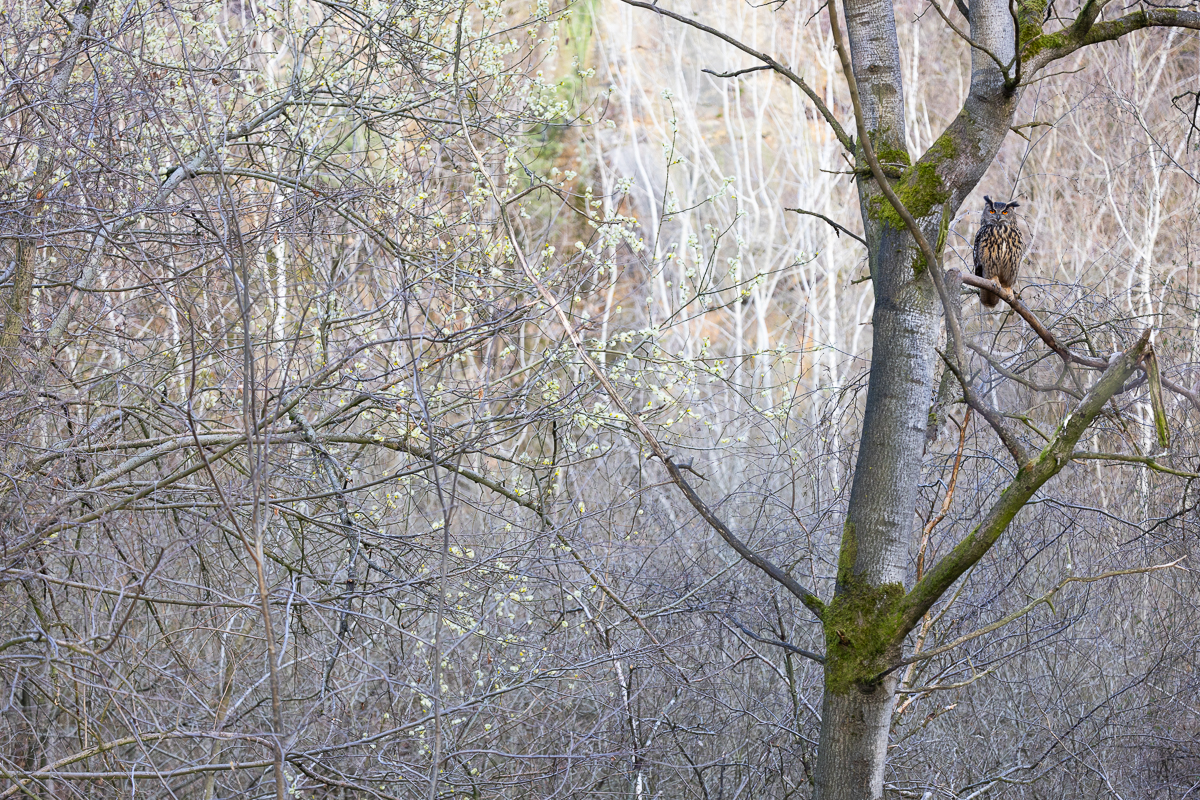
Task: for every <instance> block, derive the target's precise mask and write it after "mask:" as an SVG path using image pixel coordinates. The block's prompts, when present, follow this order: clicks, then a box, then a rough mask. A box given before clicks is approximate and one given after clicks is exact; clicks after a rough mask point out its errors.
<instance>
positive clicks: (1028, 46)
mask: <svg viewBox="0 0 1200 800" xmlns="http://www.w3.org/2000/svg"><path fill="white" fill-rule="evenodd" d="M1022 41H1023V44H1022V53H1023V55H1024V57H1025V58H1026V59H1029V58H1033V57H1034V56H1036V55H1037V54H1038V53H1040V52H1042V51H1043V50H1053V49H1057V48H1059V47H1066V46H1067V45H1068V44H1070V38H1069V37H1068V36H1067V33H1066V31H1057V32H1055V33H1043V34H1039V35H1038V36H1035V37H1033V38H1031V39H1029V40H1028V41H1025V40H1024V38H1022Z"/></svg>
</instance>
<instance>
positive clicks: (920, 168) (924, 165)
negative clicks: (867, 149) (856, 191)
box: [871, 132, 955, 230]
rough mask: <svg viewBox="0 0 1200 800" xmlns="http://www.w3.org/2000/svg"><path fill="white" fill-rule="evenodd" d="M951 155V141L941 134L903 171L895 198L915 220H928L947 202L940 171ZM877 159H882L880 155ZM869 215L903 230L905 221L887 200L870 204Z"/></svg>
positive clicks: (946, 134)
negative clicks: (938, 207)
mask: <svg viewBox="0 0 1200 800" xmlns="http://www.w3.org/2000/svg"><path fill="white" fill-rule="evenodd" d="M954 153H955V146H954V139H953V138H952V137H951V136H950V134H949V133H948V132H947V133H943V134H942V135H941V136H940V137H938V140H937V141H936V142H934V143H933V146H932V147H930V148H929V151H928V152H926V153H925V155H924V156H922V157H921V160H920V161H918V162H917V163H916V164H915V165H913V166H911V167H909V168H908V169H906V170H905V171H904V174H903V175H902V176H901V178H900V180H899V181H898V182H897V183H896V185H895V191H896V196H897V197H899V198H900V202H902V203H904V206H905V208H907V209H908V212H909V213H910V214H912V215H913V218H914V219H921V218H923V217H927V216H929V214H930V213H931V212H932V211H933V210H934V208H936V207H937V206H939V205H941V204H942V203H945V202H946V201H947V200H948V199H950V191H949V189H947V187H946V185H945V183H944V182H943V181H942V176H941V174H940V173H939V169H940V168H941V166H942V165H943V164H945V163H946V162H947V161H949V160H951V159H952V158H954ZM879 157H880V158H881V159H882V158H883V156H882V155H880V156H879ZM871 215H872V216H873V217H874V218H876V219H878V220H879V221H881V222H883V223H885V224H887V225H890V226H891V227H893V228H895V229H897V230H903V229H904V220H902V219H901V218H900V215H899V214H898V213H897V212H896V209H894V208H892V204H891V203H890V202H888V199H887V198H886V197H882V196H880V197H875V198H873V199H872V200H871Z"/></svg>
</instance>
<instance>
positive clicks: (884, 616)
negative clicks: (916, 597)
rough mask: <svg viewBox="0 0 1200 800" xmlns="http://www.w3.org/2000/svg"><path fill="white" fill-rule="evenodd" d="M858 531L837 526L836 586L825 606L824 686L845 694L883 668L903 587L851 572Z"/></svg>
mask: <svg viewBox="0 0 1200 800" xmlns="http://www.w3.org/2000/svg"><path fill="white" fill-rule="evenodd" d="M857 557H858V536H857V533H856V531H855V529H854V523H852V522H850V521H849V520H847V521H846V523H845V525H844V526H843V528H842V546H841V550H840V552H839V553H838V588H837V593H836V594H835V595H834V598H833V601H832V602H830V603H829V605H827V606H826V607H825V615H824V617H823V618H822V623H823V625H824V628H825V688H826V689H827V690H828V691H830V692H833V693H835V694H845V693H847V692H849V691H850V690H852V689H854V688H858V689H861V690H866V691H869V690H870V689H871V688H873V686H874V684H873V683H872V680H873V679H874V678H876V677H877V676H878V675H879V674H880V673H881V672H883V671H884V670H886V669H887V668H888V667H889V666H890V664H888V663H887V656H888V653H889V650H890V649H891V648H892V647H893V645H894V643H895V641H896V632H897V631H898V630H899V629H900V624H901V620H902V616H901V607H902V601H903V599H904V587H903V586H902V585H901V584H898V583H888V584H884V585H883V586H870V585H868V584H867V583H865V582H864V581H862V580H861V579H860V578H858V577H856V576H855V575H854V561H855V559H856V558H857Z"/></svg>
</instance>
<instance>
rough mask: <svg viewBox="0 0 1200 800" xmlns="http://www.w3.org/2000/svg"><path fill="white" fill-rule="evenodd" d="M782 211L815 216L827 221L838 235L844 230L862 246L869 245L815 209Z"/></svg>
mask: <svg viewBox="0 0 1200 800" xmlns="http://www.w3.org/2000/svg"><path fill="white" fill-rule="evenodd" d="M784 211H795V212H796V213H797V214H807V215H808V216H810V217H816V218H817V219H823V220H825V221H826V222H828V223H829V224H830V226H832V227H833V230H834V231H835V232H836V233H837V234H838V236H841V235H842V233H843V232H844V233H845V234H846V235H847V236H849V237H850V238H852V239H855V240H856V241H859V242H862V245H863V247H868V246H869V245H867V240H866V239H864V238H863V237H861V236H859V235H858V234H857V233H855V232H854V231H852V230H850V229H849V228H847V227H846V226H844V225H840V224H838V223H836V222H834V221H833V220H831V219H830V218H829V217H827V216H825V215H824V214H818V213H817V212H815V211H805V210H804V209H803V208H785V209H784Z"/></svg>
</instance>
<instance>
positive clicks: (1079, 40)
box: [1022, 2, 1200, 76]
mask: <svg viewBox="0 0 1200 800" xmlns="http://www.w3.org/2000/svg"><path fill="white" fill-rule="evenodd" d="M1103 7H1104V3H1102V2H1087V3H1085V4H1084V7H1083V8H1082V9H1081V10H1080V12H1079V16H1078V17H1076V18H1075V21H1074V22H1072V23H1071V26H1070V27H1067V28H1062V29H1061V30H1057V31H1054V32H1052V33H1044V34H1042V35H1041V36H1036V37H1034V38H1032V39H1030V40H1029V41H1028V42H1025V43H1024V46H1023V48H1022V51H1023V54H1024V56H1025V59H1026V60H1027V62H1028V64H1029V69H1028V71H1027V74H1028V75H1030V76H1032V75H1034V74H1035V73H1037V72H1038V70H1040V69H1041V68H1042V67H1045V66H1046V65H1047V64H1049V63H1050V62H1052V61H1057V60H1058V59H1060V58H1064V57H1066V56H1069V55H1071V53H1074V52H1075V51H1076V50H1079V49H1080V48H1083V47H1087V46H1089V45H1093V44H1100V43H1101V42H1111V41H1115V40H1117V39H1120V38H1121V37H1122V36H1125V35H1127V34H1130V33H1133V32H1134V31H1139V30H1142V29H1144V28H1190V29H1192V30H1200V11H1190V10H1187V9H1181V8H1146V9H1140V10H1138V11H1135V12H1133V13H1132V14H1126V15H1125V16H1123V17H1118V18H1117V19H1113V20H1108V21H1106V22H1097V21H1096V20H1097V19H1098V18H1099V15H1100V12H1101V11H1102V10H1103Z"/></svg>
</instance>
